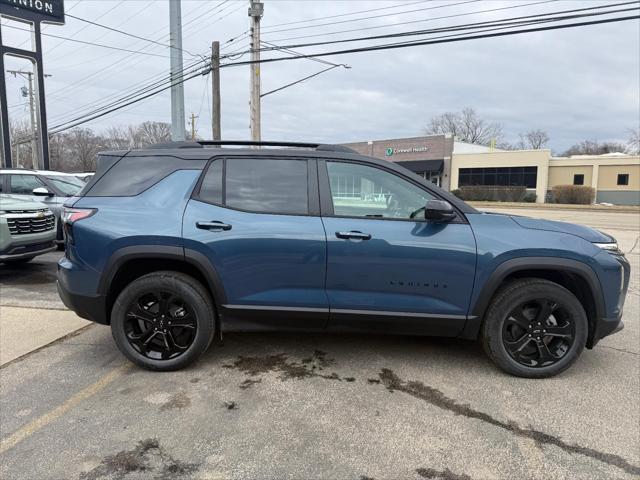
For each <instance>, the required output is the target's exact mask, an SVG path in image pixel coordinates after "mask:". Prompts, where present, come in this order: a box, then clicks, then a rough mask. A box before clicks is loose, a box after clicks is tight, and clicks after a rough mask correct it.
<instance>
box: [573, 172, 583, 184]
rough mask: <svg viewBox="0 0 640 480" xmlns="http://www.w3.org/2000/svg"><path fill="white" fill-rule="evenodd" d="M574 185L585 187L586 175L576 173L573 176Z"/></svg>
mask: <svg viewBox="0 0 640 480" xmlns="http://www.w3.org/2000/svg"><path fill="white" fill-rule="evenodd" d="M573 184H574V185H584V174H582V173H576V174H575V175H574V176H573Z"/></svg>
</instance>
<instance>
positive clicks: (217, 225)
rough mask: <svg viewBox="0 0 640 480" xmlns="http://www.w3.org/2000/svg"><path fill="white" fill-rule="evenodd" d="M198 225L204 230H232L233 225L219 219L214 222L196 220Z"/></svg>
mask: <svg viewBox="0 0 640 480" xmlns="http://www.w3.org/2000/svg"><path fill="white" fill-rule="evenodd" d="M196 227H198V228H201V229H202V230H210V231H214V232H215V231H218V230H225V231H227V230H231V225H229V224H228V223H222V222H220V221H218V220H214V221H213V222H196Z"/></svg>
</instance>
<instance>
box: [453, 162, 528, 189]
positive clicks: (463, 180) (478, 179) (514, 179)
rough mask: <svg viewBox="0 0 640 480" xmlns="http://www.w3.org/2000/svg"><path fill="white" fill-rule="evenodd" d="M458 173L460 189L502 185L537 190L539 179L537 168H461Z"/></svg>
mask: <svg viewBox="0 0 640 480" xmlns="http://www.w3.org/2000/svg"><path fill="white" fill-rule="evenodd" d="M458 173H459V178H458V185H459V186H460V187H466V186H472V185H485V186H496V185H500V186H524V187H527V188H536V182H537V179H538V168H537V167H505V168H493V167H487V168H461V169H460V170H459V172H458Z"/></svg>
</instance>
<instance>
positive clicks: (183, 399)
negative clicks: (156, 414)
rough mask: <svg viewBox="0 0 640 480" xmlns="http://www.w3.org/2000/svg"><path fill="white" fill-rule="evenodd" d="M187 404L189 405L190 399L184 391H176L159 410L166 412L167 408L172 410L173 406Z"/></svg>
mask: <svg viewBox="0 0 640 480" xmlns="http://www.w3.org/2000/svg"><path fill="white" fill-rule="evenodd" d="M189 405H191V399H190V398H189V397H187V396H186V395H185V394H184V393H176V394H175V395H172V396H171V398H170V399H169V400H168V401H167V402H165V403H163V404H162V405H161V406H160V411H161V412H166V411H167V410H173V409H174V408H186V407H188V406H189Z"/></svg>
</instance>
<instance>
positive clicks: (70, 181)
mask: <svg viewBox="0 0 640 480" xmlns="http://www.w3.org/2000/svg"><path fill="white" fill-rule="evenodd" d="M46 178H47V180H49V181H50V182H51V183H52V184H53V186H54V187H55V188H56V189H57V190H60V191H61V192H62V194H63V195H66V196H68V197H70V196H72V195H75V194H76V193H78V192H79V191H80V189H82V187H84V186H85V183H84V182H83V181H82V180H80V179H79V178H76V177H74V176H73V175H68V176H67V175H47V177H46Z"/></svg>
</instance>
